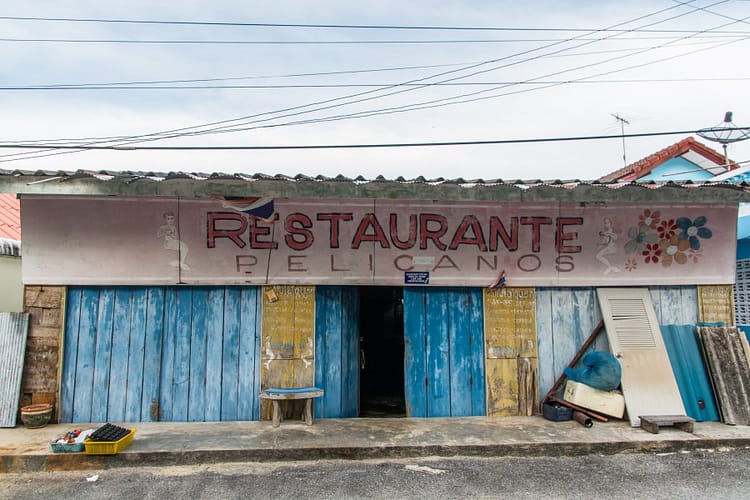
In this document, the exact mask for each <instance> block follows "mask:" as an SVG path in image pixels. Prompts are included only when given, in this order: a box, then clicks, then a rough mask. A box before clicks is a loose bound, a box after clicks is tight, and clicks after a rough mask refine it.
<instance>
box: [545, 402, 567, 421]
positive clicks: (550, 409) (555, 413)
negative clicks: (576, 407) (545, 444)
mask: <svg viewBox="0 0 750 500" xmlns="http://www.w3.org/2000/svg"><path fill="white" fill-rule="evenodd" d="M542 415H544V418H546V419H547V420H552V421H553V422H564V421H566V420H570V419H571V418H573V410H572V409H570V408H568V407H567V406H563V405H561V404H559V403H552V402H549V401H548V402H546V403H544V404H543V405H542Z"/></svg>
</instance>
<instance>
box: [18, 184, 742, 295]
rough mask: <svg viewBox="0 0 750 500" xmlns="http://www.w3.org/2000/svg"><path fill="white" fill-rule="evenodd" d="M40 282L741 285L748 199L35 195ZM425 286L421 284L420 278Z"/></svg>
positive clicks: (30, 222)
mask: <svg viewBox="0 0 750 500" xmlns="http://www.w3.org/2000/svg"><path fill="white" fill-rule="evenodd" d="M21 203H22V210H21V214H22V218H23V219H22V224H23V228H24V259H23V279H24V282H25V283H27V284H110V285H117V284H154V283H162V284H173V283H179V284H194V285H200V284H256V285H260V284H342V285H346V284H352V285H357V284H361V285H371V284H377V285H392V286H402V285H403V284H404V279H405V274H404V273H407V272H408V273H419V272H423V273H429V284H428V285H429V286H476V287H487V286H489V285H491V284H492V283H494V282H496V281H497V280H498V276H500V274H502V273H503V272H504V273H505V277H506V284H507V285H508V286H513V287H524V286H595V285H601V284H606V285H608V286H611V285H618V284H622V285H629V286H632V285H639V284H641V285H654V284H661V285H683V284H717V283H725V284H728V283H733V282H734V261H735V248H736V221H737V206H736V204H729V203H727V204H690V205H687V204H685V205H681V204H664V203H662V204H658V203H652V204H649V205H647V206H644V205H643V204H642V203H606V204H604V203H597V204H585V203H574V202H538V203H537V202H534V203H532V202H484V201H465V202H447V201H423V200H420V201H410V200H386V199H293V198H280V199H274V200H264V199H257V198H249V199H248V198H245V199H234V198H232V199H230V198H221V199H219V198H189V199H186V198H167V197H158V198H157V197H84V196H80V197H73V196H41V195H40V196H25V197H23V198H22V200H21ZM418 286H419V285H418Z"/></svg>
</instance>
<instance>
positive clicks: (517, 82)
mask: <svg viewBox="0 0 750 500" xmlns="http://www.w3.org/2000/svg"><path fill="white" fill-rule="evenodd" d="M685 55H690V54H681V55H679V56H674V57H671V58H670V59H675V58H677V57H683V56H685ZM661 61H663V60H661ZM661 61H659V62H661ZM632 68H633V67H628V68H624V69H622V70H617V71H618V72H619V71H626V70H628V69H632ZM748 80H750V77H747V76H746V77H739V76H738V77H724V78H634V79H627V80H626V79H622V80H541V81H533V82H532V81H526V80H511V81H501V82H498V81H492V82H449V83H436V84H435V85H434V87H486V86H523V85H529V86H540V85H592V84H623V83H695V82H701V83H705V82H744V81H748ZM383 85H394V84H393V83H327V84H313V83H299V84H287V85H282V84H276V85H179V86H171V85H141V86H131V85H123V86H119V85H112V86H105V85H101V86H97V85H94V84H90V85H89V86H72V87H68V86H60V85H39V86H30V87H12V86H9V87H0V91H13V90H18V91H23V90H29V91H34V90H40V91H49V90H52V91H57V90H274V89H341V88H376V87H377V88H380V87H382V86H383ZM419 85H420V84H417V83H408V84H401V86H403V87H415V86H419Z"/></svg>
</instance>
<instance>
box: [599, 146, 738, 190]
mask: <svg viewBox="0 0 750 500" xmlns="http://www.w3.org/2000/svg"><path fill="white" fill-rule="evenodd" d="M688 151H693V152H695V153H697V154H699V155H701V156H703V157H704V158H706V159H707V160H710V161H712V162H714V163H716V164H717V165H723V164H724V161H725V160H724V155H723V154H721V153H718V152H717V151H714V150H713V149H711V148H709V147H708V146H706V145H704V144H701V143H700V142H698V141H696V140H695V139H693V138H692V137H688V138H686V139H683V140H681V141H680V142H678V143H676V144H672V145H671V146H669V147H667V148H664V149H662V150H661V151H659V152H657V153H654V154H652V155H651V156H647V157H646V158H643V159H642V160H638V161H637V162H635V163H631V164H630V165H627V166H625V167H623V168H621V169H619V170H615V171H614V172H611V173H609V174H607V175H604V176H602V177H600V178H599V180H600V181H603V182H604V181H633V180H636V179H640V178H641V177H644V176H646V175H648V174H649V173H650V172H651V171H652V170H653V169H655V168H656V167H658V166H659V165H661V164H663V163H665V162H667V161H669V160H671V159H672V158H677V157H678V156H682V155H684V154H685V153H687V152H688ZM736 168H739V165H738V164H737V163H735V162H733V161H731V160H730V162H729V170H734V169H736Z"/></svg>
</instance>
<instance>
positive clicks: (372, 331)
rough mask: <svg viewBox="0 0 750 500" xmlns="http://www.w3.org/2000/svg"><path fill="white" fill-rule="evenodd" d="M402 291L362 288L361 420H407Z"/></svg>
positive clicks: (387, 287)
mask: <svg viewBox="0 0 750 500" xmlns="http://www.w3.org/2000/svg"><path fill="white" fill-rule="evenodd" d="M403 297H404V294H403V289H402V288H401V287H391V286H368V287H361V288H360V292H359V311H360V313H359V332H360V339H359V347H360V378H359V380H360V387H359V415H360V416H361V417H404V416H406V406H405V400H404V302H403Z"/></svg>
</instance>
